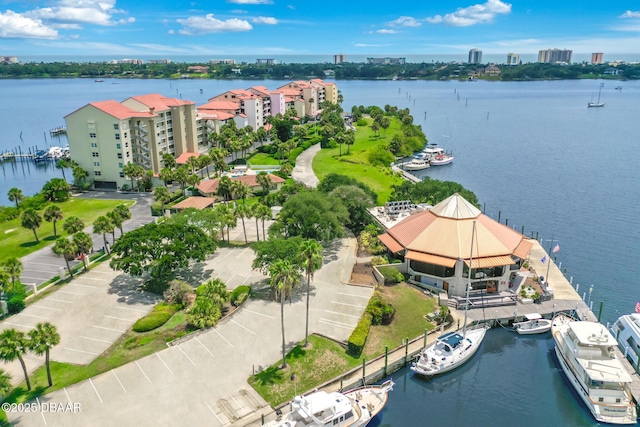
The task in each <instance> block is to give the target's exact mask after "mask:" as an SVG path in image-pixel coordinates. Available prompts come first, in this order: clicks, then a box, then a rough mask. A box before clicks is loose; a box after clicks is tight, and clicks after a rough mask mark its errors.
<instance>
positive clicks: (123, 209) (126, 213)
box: [107, 205, 131, 239]
mask: <svg viewBox="0 0 640 427" xmlns="http://www.w3.org/2000/svg"><path fill="white" fill-rule="evenodd" d="M110 213H111V215H109V214H110ZM107 216H108V217H109V219H110V220H111V222H112V223H113V225H115V226H116V227H118V228H119V229H120V236H122V235H123V234H124V231H123V230H122V223H123V222H125V221H127V220H130V219H131V211H130V210H129V208H128V207H127V205H118V206H116V207H115V208H114V209H113V211H111V212H109V213H107ZM113 236H114V239H115V233H114V235H113Z"/></svg>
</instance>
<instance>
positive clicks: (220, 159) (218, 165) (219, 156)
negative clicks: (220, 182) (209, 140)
mask: <svg viewBox="0 0 640 427" xmlns="http://www.w3.org/2000/svg"><path fill="white" fill-rule="evenodd" d="M225 155H226V152H225V150H223V149H222V148H213V149H212V150H211V151H209V156H210V157H211V161H212V163H213V169H214V170H215V172H216V174H219V173H221V172H223V171H224V170H225V169H226V167H227V164H226V163H225V161H224V158H225Z"/></svg>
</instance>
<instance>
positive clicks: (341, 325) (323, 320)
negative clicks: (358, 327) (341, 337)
mask: <svg viewBox="0 0 640 427" xmlns="http://www.w3.org/2000/svg"><path fill="white" fill-rule="evenodd" d="M320 323H324V324H325V325H331V326H335V327H337V328H343V329H349V330H353V328H354V327H355V326H344V325H346V323H340V322H332V321H330V320H328V319H320Z"/></svg>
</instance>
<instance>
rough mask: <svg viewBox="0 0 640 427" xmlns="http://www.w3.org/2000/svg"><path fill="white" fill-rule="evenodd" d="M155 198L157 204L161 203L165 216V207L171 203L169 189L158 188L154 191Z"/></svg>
mask: <svg viewBox="0 0 640 427" xmlns="http://www.w3.org/2000/svg"><path fill="white" fill-rule="evenodd" d="M153 198H154V199H155V201H156V202H160V204H161V209H162V215H164V205H165V204H167V203H169V202H170V201H171V194H169V190H167V187H156V188H154V189H153Z"/></svg>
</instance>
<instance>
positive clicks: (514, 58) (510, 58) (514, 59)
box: [507, 53, 520, 65]
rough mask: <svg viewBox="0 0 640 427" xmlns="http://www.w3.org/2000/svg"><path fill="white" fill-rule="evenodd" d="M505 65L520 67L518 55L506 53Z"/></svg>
mask: <svg viewBox="0 0 640 427" xmlns="http://www.w3.org/2000/svg"><path fill="white" fill-rule="evenodd" d="M507 65H520V55H518V54H517V53H507Z"/></svg>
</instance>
